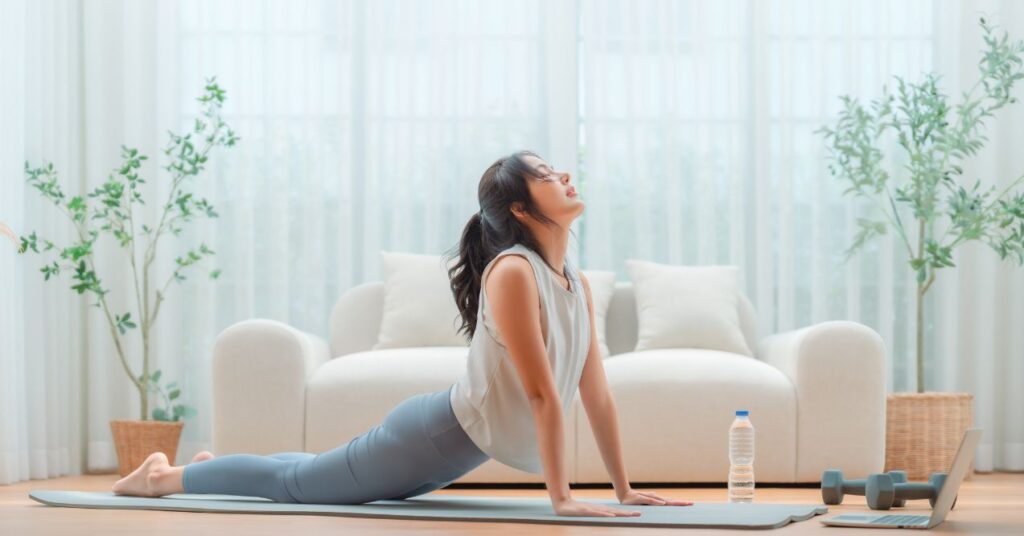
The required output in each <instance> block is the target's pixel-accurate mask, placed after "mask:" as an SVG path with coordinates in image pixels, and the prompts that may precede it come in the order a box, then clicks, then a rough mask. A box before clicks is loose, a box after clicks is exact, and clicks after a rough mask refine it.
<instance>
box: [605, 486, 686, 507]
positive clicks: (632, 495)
mask: <svg viewBox="0 0 1024 536" xmlns="http://www.w3.org/2000/svg"><path fill="white" fill-rule="evenodd" d="M619 502H620V503H622V504H653V505H655V506H692V505H693V501H678V500H674V499H666V498H664V497H661V496H660V495H658V494H657V493H654V492H650V491H647V492H645V491H637V490H635V489H632V488H630V489H628V490H626V491H625V493H623V494H622V495H620V496H619Z"/></svg>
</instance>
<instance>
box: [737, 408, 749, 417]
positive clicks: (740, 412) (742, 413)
mask: <svg viewBox="0 0 1024 536" xmlns="http://www.w3.org/2000/svg"><path fill="white" fill-rule="evenodd" d="M748 415H750V411H748V410H745V409H738V410H736V416H737V417H746V416H748Z"/></svg>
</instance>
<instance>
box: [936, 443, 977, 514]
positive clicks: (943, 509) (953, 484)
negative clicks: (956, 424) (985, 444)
mask: <svg viewBox="0 0 1024 536" xmlns="http://www.w3.org/2000/svg"><path fill="white" fill-rule="evenodd" d="M980 438H981V428H971V429H969V430H967V432H966V433H964V437H963V439H961V440H960V447H959V448H958V449H957V451H956V457H955V458H953V466H952V467H950V469H949V473H948V474H947V476H946V482H945V483H944V484H943V485H942V491H941V492H939V498H938V500H936V501H935V508H933V509H932V518H931V520H930V521H929V523H928V525H929V526H935V525H937V524H939V523H942V522H943V521H945V520H946V514H948V513H949V511H950V510H952V509H953V501H955V500H956V494H957V493H958V492H959V491H960V483H961V482H963V480H964V476H966V475H967V468H968V467H970V465H971V459H973V458H974V451H975V449H976V448H977V446H978V439H980Z"/></svg>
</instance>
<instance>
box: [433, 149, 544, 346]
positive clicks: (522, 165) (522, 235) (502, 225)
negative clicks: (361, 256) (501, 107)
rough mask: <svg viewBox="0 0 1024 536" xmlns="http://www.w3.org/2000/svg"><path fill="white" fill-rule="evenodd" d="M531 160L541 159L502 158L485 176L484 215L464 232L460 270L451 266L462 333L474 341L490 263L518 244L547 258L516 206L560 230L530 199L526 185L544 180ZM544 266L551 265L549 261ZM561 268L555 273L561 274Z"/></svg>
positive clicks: (482, 183)
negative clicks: (534, 179)
mask: <svg viewBox="0 0 1024 536" xmlns="http://www.w3.org/2000/svg"><path fill="white" fill-rule="evenodd" d="M527 155H529V156H535V157H536V156H537V155H536V154H535V153H533V152H531V151H517V152H515V153H512V154H511V155H508V156H506V157H503V158H499V159H498V160H497V161H495V162H494V163H493V164H491V165H490V167H488V168H487V170H486V171H484V174H483V176H482V177H480V185H479V186H478V187H477V197H478V198H479V200H480V212H477V213H476V214H473V216H471V217H470V218H469V222H467V223H466V226H465V228H464V229H463V230H462V238H461V239H460V240H459V244H458V246H457V247H458V252H457V256H458V259H459V260H458V262H457V263H456V264H454V265H451V264H450V263H448V264H449V265H450V266H451V268H449V269H448V278H449V279H450V280H451V288H452V294H453V295H454V296H455V304H456V306H457V307H458V309H459V314H460V316H462V325H461V327H460V328H459V330H458V331H459V332H465V334H466V336H467V338H469V339H472V338H473V334H474V333H476V323H477V317H476V315H477V310H478V308H479V306H480V281H481V278H482V277H483V272H484V268H486V267H487V265H488V263H490V262H491V261H492V260H494V258H495V257H496V256H497V255H498V253H500V252H502V251H503V250H505V249H508V248H510V247H512V246H513V245H515V244H522V245H524V246H526V247H528V248H530V249H532V250H533V251H535V252H537V253H538V255H539V256H540V257H541V258H542V259H543V258H544V255H543V254H541V253H540V248H539V247H538V245H537V241H536V239H534V237H533V234H532V233H531V232H530V229H529V228H528V227H526V226H525V225H523V224H522V223H521V222H520V221H519V220H517V219H516V218H515V216H513V214H512V211H511V207H512V204H513V203H516V202H518V203H521V204H522V209H523V210H524V211H525V212H526V213H527V214H529V215H531V216H533V217H534V218H535V219H537V220H538V221H540V222H543V223H547V224H554V225H557V222H555V221H554V220H552V219H551V218H548V217H547V216H545V215H544V214H542V213H541V211H540V210H539V209H538V208H537V206H536V205H535V204H534V202H533V198H531V197H530V189H529V187H528V186H527V183H526V181H527V180H528V178H529V177H538V178H539V177H541V174H540V172H538V171H537V170H536V169H534V168H533V166H531V165H530V164H529V163H527V162H526V161H525V160H524V159H523V157H524V156H527ZM538 158H539V157H538ZM455 256H456V254H449V255H448V256H447V257H446V259H447V260H448V261H450V260H451V259H453V258H454V257H455ZM544 262H545V263H547V259H544ZM549 266H550V264H549ZM560 268H561V267H559V269H558V270H555V271H556V272H558V271H560ZM552 269H554V268H552Z"/></svg>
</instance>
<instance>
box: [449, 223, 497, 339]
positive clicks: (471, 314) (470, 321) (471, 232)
mask: <svg viewBox="0 0 1024 536" xmlns="http://www.w3.org/2000/svg"><path fill="white" fill-rule="evenodd" d="M483 227H484V222H483V216H482V214H481V213H480V212H477V213H475V214H473V216H471V217H470V218H469V221H468V222H466V226H465V227H464V228H463V229H462V237H461V238H460V239H459V246H458V247H459V251H458V257H459V260H458V262H457V263H456V264H455V265H454V266H452V267H451V268H450V269H449V270H448V278H449V280H450V281H451V288H452V294H453V295H454V296H455V305H456V306H457V307H458V309H459V314H460V316H461V317H462V325H461V327H459V330H458V331H459V332H460V333H465V335H466V337H467V338H468V339H472V338H473V334H474V333H476V320H477V318H476V313H477V310H478V308H479V306H480V278H481V277H482V276H483V272H484V268H485V267H487V263H488V262H489V261H490V259H488V258H487V257H488V252H487V251H486V248H485V246H484V236H483V233H484V229H483Z"/></svg>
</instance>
